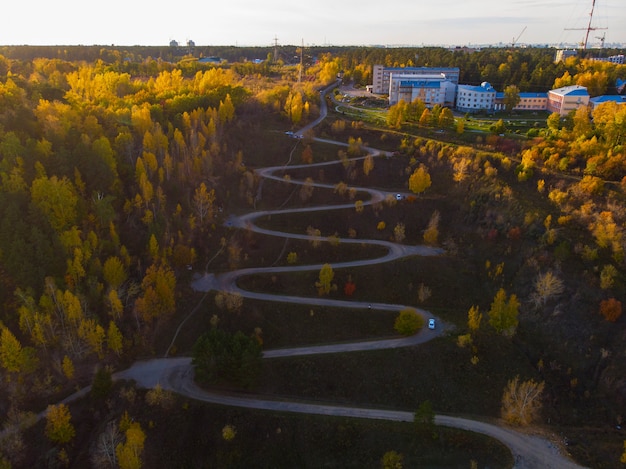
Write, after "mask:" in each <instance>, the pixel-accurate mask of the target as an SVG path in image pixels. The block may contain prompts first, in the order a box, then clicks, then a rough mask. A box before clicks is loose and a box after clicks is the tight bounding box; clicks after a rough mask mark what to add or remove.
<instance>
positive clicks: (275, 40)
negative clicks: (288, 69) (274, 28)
mask: <svg viewBox="0 0 626 469" xmlns="http://www.w3.org/2000/svg"><path fill="white" fill-rule="evenodd" d="M276 62H278V37H276V36H274V63H276Z"/></svg>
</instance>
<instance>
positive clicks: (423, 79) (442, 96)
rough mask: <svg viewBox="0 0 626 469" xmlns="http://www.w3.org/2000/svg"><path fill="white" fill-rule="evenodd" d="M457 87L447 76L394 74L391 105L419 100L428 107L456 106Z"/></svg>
mask: <svg viewBox="0 0 626 469" xmlns="http://www.w3.org/2000/svg"><path fill="white" fill-rule="evenodd" d="M455 92H456V85H455V84H454V83H452V82H451V81H450V80H448V79H447V78H446V76H445V75H443V74H441V75H439V76H437V75H411V74H409V75H406V74H404V73H392V74H391V75H390V76H389V104H390V105H394V104H397V103H398V102H400V101H401V100H404V101H405V102H407V103H411V102H413V101H414V100H416V99H419V100H420V101H422V102H423V103H424V104H426V106H427V107H429V108H432V107H433V106H435V105H437V104H439V105H440V106H448V107H452V106H454V94H455Z"/></svg>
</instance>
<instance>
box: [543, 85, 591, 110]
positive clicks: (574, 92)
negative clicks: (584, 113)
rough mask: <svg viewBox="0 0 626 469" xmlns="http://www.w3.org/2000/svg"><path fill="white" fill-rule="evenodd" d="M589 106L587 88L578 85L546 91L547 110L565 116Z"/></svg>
mask: <svg viewBox="0 0 626 469" xmlns="http://www.w3.org/2000/svg"><path fill="white" fill-rule="evenodd" d="M588 105H589V93H588V92H587V88H585V87H584V86H580V85H572V86H564V87H563V88H557V89H554V90H550V91H548V105H547V110H548V111H550V112H558V113H559V114H560V115H561V116H566V115H567V114H568V113H569V112H570V111H575V110H576V109H578V108H579V107H582V106H588Z"/></svg>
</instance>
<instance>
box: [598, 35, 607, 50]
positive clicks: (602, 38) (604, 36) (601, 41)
mask: <svg viewBox="0 0 626 469" xmlns="http://www.w3.org/2000/svg"><path fill="white" fill-rule="evenodd" d="M596 39H600V49H604V40H605V39H606V33H602V36H596Z"/></svg>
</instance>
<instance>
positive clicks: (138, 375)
mask: <svg viewBox="0 0 626 469" xmlns="http://www.w3.org/2000/svg"><path fill="white" fill-rule="evenodd" d="M297 354H298V353H297V351H296V349H293V350H292V352H291V353H290V354H289V355H291V356H295V355H297ZM266 356H267V355H266ZM113 378H114V379H126V380H131V379H132V380H135V382H136V383H137V385H138V386H140V387H143V388H153V387H155V386H156V385H157V384H159V385H160V386H161V387H162V388H163V389H167V390H170V391H173V392H176V393H178V394H180V395H182V396H185V397H189V398H191V399H196V400H199V401H203V402H208V403H212V404H220V405H226V406H233V407H243V408H248V409H261V410H270V411H277V412H293V413H303V414H317V415H327V416H336V417H353V418H364V419H375V420H391V421H396V422H412V421H413V413H411V412H406V411H395V410H384V409H374V408H362V407H346V406H335V405H323V404H310V403H306V402H296V401H279V400H271V399H264V398H262V397H250V396H238V395H232V394H219V393H214V392H209V391H206V390H204V389H202V388H200V387H199V386H198V385H196V383H195V382H194V379H193V367H192V365H191V358H188V357H181V358H161V359H154V360H148V361H143V362H136V363H135V364H133V365H132V366H131V367H130V368H128V369H126V370H124V371H121V372H118V373H115V374H114V375H113ZM435 424H436V425H441V426H445V427H452V428H458V429H462V430H468V431H472V432H476V433H481V434H483V435H487V436H489V437H492V438H495V439H497V440H499V441H500V442H502V443H503V444H504V445H506V446H507V447H508V448H509V449H510V450H511V453H512V454H513V457H514V459H515V466H514V467H515V468H516V469H537V468H542V469H576V468H582V466H578V465H577V464H575V463H573V462H572V461H570V460H569V459H567V458H566V457H564V456H562V455H561V454H560V452H559V450H558V448H557V447H556V446H555V445H554V444H552V443H551V442H550V441H548V440H547V439H545V438H541V437H537V436H533V435H528V434H524V433H521V432H518V431H516V430H515V429H513V428H510V427H508V426H505V425H495V424H491V423H488V422H483V421H478V420H471V419H465V418H460V417H451V416H448V415H436V416H435Z"/></svg>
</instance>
